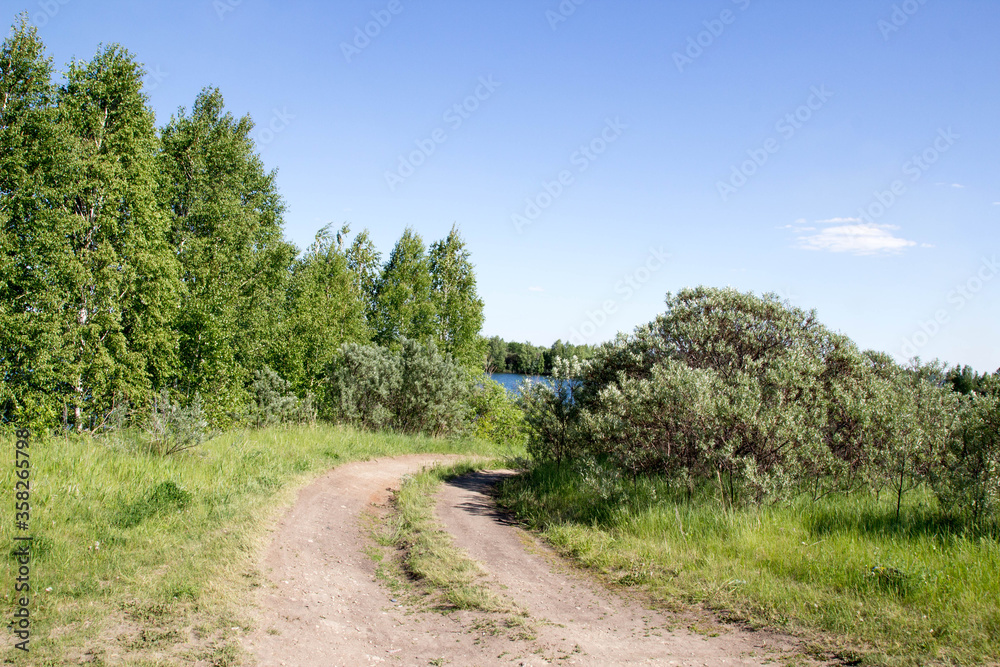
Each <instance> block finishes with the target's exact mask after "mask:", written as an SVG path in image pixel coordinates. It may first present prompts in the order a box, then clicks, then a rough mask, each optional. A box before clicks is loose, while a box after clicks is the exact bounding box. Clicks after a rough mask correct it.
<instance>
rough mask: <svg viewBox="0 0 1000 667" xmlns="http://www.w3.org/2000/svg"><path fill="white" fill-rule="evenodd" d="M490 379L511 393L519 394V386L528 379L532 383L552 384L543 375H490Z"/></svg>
mask: <svg viewBox="0 0 1000 667" xmlns="http://www.w3.org/2000/svg"><path fill="white" fill-rule="evenodd" d="M490 379H492V380H494V381H496V382H499V383H500V384H502V385H503V386H504V388H505V389H506V390H507V391H509V392H511V393H517V385H519V384H521V382H522V381H524V380H526V379H528V380H531V381H532V382H551V381H550V380H549V378H547V377H543V376H541V375H521V374H520V373H490Z"/></svg>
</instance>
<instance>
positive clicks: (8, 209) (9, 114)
mask: <svg viewBox="0 0 1000 667" xmlns="http://www.w3.org/2000/svg"><path fill="white" fill-rule="evenodd" d="M51 75H52V63H51V60H50V59H49V58H47V57H46V56H45V47H44V45H43V44H42V42H41V40H40V39H39V38H38V33H37V30H36V29H35V28H34V27H33V26H31V25H30V24H29V22H28V16H27V14H21V16H20V17H19V19H18V22H17V23H15V25H14V26H13V27H12V29H11V33H10V36H9V37H8V38H7V39H6V40H5V41H4V42H3V46H2V47H0V421H4V422H6V421H10V420H12V419H15V418H18V419H23V418H25V417H36V418H37V417H39V416H40V415H38V414H35V415H26V414H25V412H26V411H27V412H35V413H38V412H41V413H47V414H48V421H51V420H52V419H54V418H55V415H56V410H57V406H59V405H60V404H61V399H59V398H58V395H57V394H58V392H57V385H58V384H59V373H58V372H57V369H56V359H57V358H58V355H53V352H54V351H55V350H57V349H58V348H59V347H60V340H61V336H60V335H59V330H60V319H59V317H58V312H59V306H60V299H59V296H58V292H57V290H56V281H55V280H54V277H53V276H52V275H51V273H50V272H47V271H45V270H44V269H43V267H44V266H45V264H46V258H45V255H46V246H47V245H55V244H58V241H57V239H56V238H54V236H53V234H52V233H51V232H50V231H48V230H46V229H44V228H43V224H45V223H44V222H43V221H50V220H51V217H52V215H51V212H50V211H49V205H47V202H48V203H51V202H52V201H54V200H55V199H56V198H57V197H58V193H57V192H56V191H55V187H54V186H55V182H54V179H53V178H52V176H53V170H54V169H56V168H60V167H62V166H63V165H65V164H67V160H66V159H65V158H66V157H67V156H66V154H65V153H66V148H65V141H63V140H62V139H61V138H60V133H59V130H60V128H61V126H57V125H56V124H55V118H56V114H55V100H54V97H55V95H54V94H55V90H54V88H53V86H52V83H51ZM43 421H45V419H43Z"/></svg>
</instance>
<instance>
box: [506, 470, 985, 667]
mask: <svg viewBox="0 0 1000 667" xmlns="http://www.w3.org/2000/svg"><path fill="white" fill-rule="evenodd" d="M500 494H501V495H500V502H501V503H502V504H503V505H504V506H506V507H507V508H508V509H510V510H512V511H513V512H515V513H516V514H517V516H519V517H520V518H521V519H522V520H524V521H525V522H526V523H527V524H528V525H530V526H532V527H533V528H536V529H538V530H540V531H541V532H542V534H543V535H544V537H545V538H547V539H548V540H549V541H550V542H551V543H552V544H553V545H554V546H555V547H556V548H558V549H559V550H560V551H561V552H562V553H564V554H567V555H569V556H571V557H573V558H575V559H577V560H579V561H580V562H581V563H582V564H584V565H586V566H588V567H591V568H594V569H596V570H597V571H599V572H601V573H602V574H603V575H604V576H605V577H606V578H607V579H609V580H610V581H612V582H615V583H617V584H620V585H623V586H629V587H637V588H641V589H643V590H644V591H647V592H648V593H649V594H650V595H652V596H653V597H654V598H656V599H658V600H660V601H663V602H664V603H666V604H668V605H674V606H685V605H704V606H706V607H708V608H710V609H713V610H716V611H718V612H722V615H723V616H724V617H730V618H733V619H734V620H740V621H743V622H749V623H750V624H752V625H757V626H764V627H774V628H778V629H784V630H787V631H790V632H794V633H797V634H801V635H804V636H805V637H807V638H808V639H809V640H810V641H811V642H812V643H813V645H814V646H815V647H816V649H817V651H829V650H835V651H837V652H838V653H839V654H840V655H841V656H842V657H845V658H848V659H858V660H860V661H861V662H863V663H864V664H879V665H924V664H932V663H938V664H983V663H986V662H996V661H997V660H998V659H1000V544H998V542H997V540H996V535H995V533H994V534H981V533H980V534H976V533H972V532H963V531H962V530H961V528H960V527H958V526H955V525H952V524H949V523H948V522H946V521H942V520H940V519H939V518H938V515H937V513H936V512H935V507H934V499H933V497H932V496H931V495H930V494H920V493H914V494H912V495H911V497H910V498H909V499H908V500H904V508H903V513H902V516H901V517H900V520H899V521H897V520H896V519H895V505H894V503H893V502H890V501H889V500H888V499H885V498H883V500H882V502H879V501H877V500H875V498H873V497H871V496H868V495H864V496H852V497H847V498H845V497H832V498H826V499H824V500H821V501H818V502H815V503H813V502H811V501H802V502H797V503H795V504H793V505H792V506H788V507H763V508H748V509H742V510H736V511H734V512H726V511H724V510H723V509H722V507H721V506H720V505H719V503H718V501H717V500H716V499H715V498H713V497H711V496H710V495H707V494H706V495H704V496H699V497H698V498H697V499H696V500H695V501H694V502H692V503H688V502H686V501H685V499H683V497H680V496H678V495H676V494H675V493H674V492H673V491H672V490H671V488H670V487H669V486H668V485H667V484H665V483H663V482H662V481H658V480H650V479H646V480H639V481H638V482H637V483H635V484H634V485H633V483H632V482H631V481H626V480H621V479H618V478H614V477H613V476H609V475H606V476H604V477H603V478H601V479H598V480H594V479H593V478H592V477H591V478H590V479H587V478H586V477H584V476H582V475H579V474H577V473H575V472H573V471H571V470H568V469H567V467H565V466H564V468H563V470H562V471H558V470H556V469H555V468H553V467H541V468H537V469H535V470H534V471H532V472H531V473H528V474H525V475H522V476H519V477H517V478H514V479H512V480H508V481H507V482H506V483H505V484H503V485H502V486H501V489H500Z"/></svg>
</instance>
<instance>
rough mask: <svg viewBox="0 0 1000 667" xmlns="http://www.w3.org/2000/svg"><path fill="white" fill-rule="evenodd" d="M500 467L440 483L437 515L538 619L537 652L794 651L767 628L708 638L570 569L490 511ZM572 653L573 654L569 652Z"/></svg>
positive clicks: (596, 660) (753, 658)
mask: <svg viewBox="0 0 1000 667" xmlns="http://www.w3.org/2000/svg"><path fill="white" fill-rule="evenodd" d="M505 474H510V473H505V472H479V473H475V474H472V475H467V476H464V477H460V478H458V479H455V480H452V481H451V482H448V483H445V485H444V487H443V489H442V491H441V493H440V495H439V496H438V505H437V513H438V517H439V518H440V519H441V521H442V522H443V523H444V525H445V527H446V528H447V530H448V532H449V533H451V534H452V535H453V536H454V538H455V544H456V546H459V547H462V548H464V549H465V550H467V551H468V553H469V555H470V556H472V558H474V559H475V560H477V561H479V562H480V563H482V564H483V565H485V568H486V569H487V570H488V571H489V572H490V573H491V575H492V577H493V578H494V579H495V581H496V582H497V584H499V585H500V586H502V587H503V589H504V592H505V593H506V594H507V595H508V596H509V597H510V598H512V599H513V600H515V601H516V602H517V603H519V604H520V605H521V606H522V607H524V608H526V609H527V610H528V612H529V613H530V614H531V616H532V618H534V619H536V621H540V622H538V623H536V626H537V632H538V639H537V643H538V644H539V645H540V646H541V648H542V654H543V655H558V656H566V657H564V658H563V659H562V660H561V661H560V663H561V664H581V665H633V664H660V665H730V666H733V665H762V664H766V663H768V662H770V663H771V664H774V658H775V657H777V656H776V653H786V652H788V651H790V650H794V647H793V646H792V645H791V643H790V642H789V641H787V640H786V639H784V638H781V637H775V636H771V635H768V634H766V633H759V632H753V633H751V632H743V631H739V630H737V629H734V628H725V629H723V631H722V633H721V634H720V635H719V636H716V637H706V636H701V635H698V634H695V633H693V632H690V631H688V630H686V629H683V628H679V629H674V630H672V631H671V630H670V629H669V628H671V627H672V626H677V625H679V623H680V619H679V618H677V617H676V616H673V615H671V614H669V613H666V614H662V613H657V612H654V611H650V610H647V609H643V608H642V607H641V606H640V605H639V604H637V603H636V602H635V601H632V600H629V599H627V598H625V597H623V596H621V595H618V594H616V593H614V592H612V591H608V590H607V589H605V588H603V587H601V586H600V585H598V584H595V583H594V582H592V581H591V580H590V579H589V578H587V577H586V576H585V575H583V574H582V573H580V572H574V571H572V569H571V568H570V567H568V566H567V565H566V564H565V563H564V562H563V561H562V560H561V559H560V558H559V556H558V555H556V554H554V553H553V552H552V551H551V550H550V549H548V548H546V547H544V546H543V545H541V544H540V543H539V542H538V541H537V540H536V539H534V537H532V536H531V535H530V534H529V533H527V532H525V531H523V530H521V529H520V528H517V527H516V526H512V525H510V523H509V522H508V521H506V520H505V519H504V517H503V516H501V515H499V514H497V513H496V511H495V509H494V506H493V502H492V500H491V499H490V497H489V496H488V495H487V492H488V490H489V487H491V486H492V485H493V484H494V483H496V481H498V479H500V478H501V477H502V476H504V475H505ZM574 650H575V651H577V653H574ZM768 658H770V660H769V659H768Z"/></svg>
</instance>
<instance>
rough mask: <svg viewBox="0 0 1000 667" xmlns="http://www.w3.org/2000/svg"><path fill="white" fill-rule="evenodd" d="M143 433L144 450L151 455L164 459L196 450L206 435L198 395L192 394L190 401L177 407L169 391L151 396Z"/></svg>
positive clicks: (202, 411)
mask: <svg viewBox="0 0 1000 667" xmlns="http://www.w3.org/2000/svg"><path fill="white" fill-rule="evenodd" d="M145 433H146V438H147V443H148V448H149V450H150V451H151V452H152V453H154V454H161V455H164V456H165V455H167V454H175V453H177V452H181V451H184V450H185V449H191V448H192V447H197V446H198V445H200V444H201V443H202V442H203V441H204V440H205V439H206V438H207V436H208V420H207V419H206V417H205V412H204V410H203V409H202V404H201V396H200V395H199V394H198V393H195V395H194V398H192V399H191V402H190V403H188V405H187V406H185V407H181V406H180V404H179V403H178V402H177V401H174V400H173V399H172V398H171V397H170V392H169V391H168V390H167V389H163V390H162V391H161V392H160V393H159V394H158V395H157V396H154V397H153V402H152V410H151V413H150V419H149V423H148V424H147V426H146V432H145Z"/></svg>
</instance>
